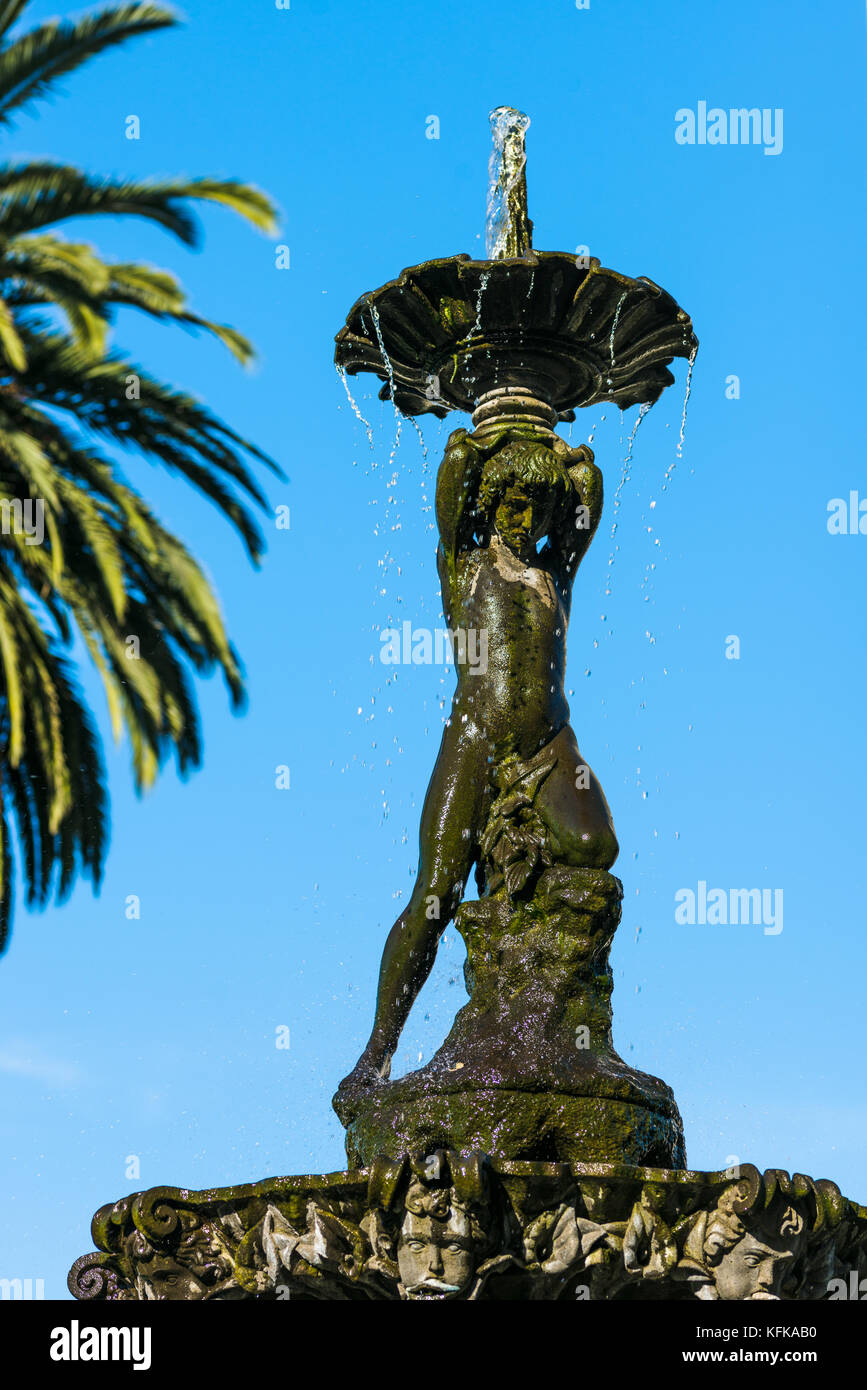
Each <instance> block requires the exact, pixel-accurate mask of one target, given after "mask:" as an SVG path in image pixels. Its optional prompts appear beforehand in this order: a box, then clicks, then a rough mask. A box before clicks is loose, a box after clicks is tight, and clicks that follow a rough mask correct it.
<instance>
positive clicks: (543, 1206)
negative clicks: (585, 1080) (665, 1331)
mask: <svg viewBox="0 0 867 1390" xmlns="http://www.w3.org/2000/svg"><path fill="white" fill-rule="evenodd" d="M93 1236H94V1240H95V1242H96V1244H97V1245H98V1246H99V1252H98V1253H94V1254H92V1255H85V1256H84V1257H83V1258H82V1259H80V1260H78V1261H77V1262H76V1264H75V1265H74V1266H73V1268H72V1270H71V1272H70V1276H69V1287H70V1289H71V1291H72V1293H73V1294H74V1296H75V1297H76V1298H80V1299H104V1300H105V1299H108V1300H111V1299H158V1300H164V1299H165V1300H178V1301H194V1300H212V1299H216V1300H229V1299H242V1298H252V1299H263V1300H275V1299H286V1298H290V1299H302V1300H313V1299H334V1300H340V1301H346V1300H352V1299H360V1300H382V1299H385V1300H395V1301H396V1300H408V1301H414V1300H419V1299H433V1300H450V1299H458V1300H467V1301H475V1300H485V1301H490V1300H502V1299H530V1300H561V1299H566V1300H573V1299H578V1300H590V1301H599V1300H632V1299H659V1298H663V1299H700V1300H714V1299H720V1300H726V1301H731V1300H740V1299H776V1300H787V1301H788V1300H806V1301H809V1300H826V1299H827V1300H831V1299H843V1298H849V1297H858V1289H859V1286H860V1281H861V1280H862V1279H863V1278H864V1277H865V1276H867V1210H865V1209H864V1208H863V1207H860V1206H858V1205H856V1204H855V1203H853V1202H850V1201H847V1200H846V1199H845V1198H844V1197H842V1195H841V1194H840V1191H839V1189H838V1188H837V1187H835V1185H834V1184H833V1183H831V1182H827V1181H820V1182H814V1181H813V1180H812V1179H811V1178H808V1177H805V1176H803V1175H802V1174H795V1176H794V1177H790V1176H789V1175H788V1173H784V1172H781V1171H779V1170H769V1171H767V1172H765V1173H760V1172H759V1171H758V1170H757V1169H756V1168H754V1167H752V1165H750V1164H745V1165H742V1166H741V1167H740V1168H738V1169H736V1170H731V1171H727V1172H720V1173H695V1172H689V1171H686V1170H681V1171H679V1172H675V1171H672V1170H666V1169H660V1168H648V1167H641V1168H636V1167H629V1166H627V1165H624V1164H601V1165H590V1164H575V1165H569V1164H558V1163H520V1162H512V1163H492V1162H490V1161H489V1160H488V1159H487V1158H486V1157H485V1156H484V1155H483V1154H479V1153H476V1154H473V1153H470V1154H466V1153H464V1154H458V1153H454V1152H451V1153H449V1152H443V1151H441V1150H440V1151H437V1152H434V1153H429V1154H427V1155H419V1156H418V1157H416V1158H412V1159H411V1158H407V1157H405V1158H402V1159H400V1160H397V1161H392V1160H390V1159H387V1158H380V1159H378V1160H377V1161H376V1162H375V1163H374V1164H372V1165H371V1166H370V1168H369V1169H367V1170H365V1171H355V1172H346V1173H334V1174H329V1175H326V1176H323V1177H298V1178H273V1179H270V1180H268V1181H266V1182H261V1183H256V1184H252V1185H250V1186H246V1187H235V1188H224V1189H217V1190H214V1191H209V1192H188V1191H184V1190H180V1189H177V1188H152V1189H151V1190H150V1191H148V1192H140V1193H135V1194H133V1195H132V1196H129V1197H125V1198H123V1199H122V1200H121V1201H119V1202H117V1203H116V1204H115V1205H114V1206H109V1207H103V1208H102V1209H101V1210H100V1211H99V1212H97V1214H96V1216H95V1217H94V1222H93ZM853 1290H855V1292H854V1293H853V1292H852V1291H853Z"/></svg>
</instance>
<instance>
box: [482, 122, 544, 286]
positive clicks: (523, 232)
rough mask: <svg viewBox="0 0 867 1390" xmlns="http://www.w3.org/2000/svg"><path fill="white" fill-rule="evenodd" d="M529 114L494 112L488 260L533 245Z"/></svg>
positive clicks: (504, 256)
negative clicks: (527, 146)
mask: <svg viewBox="0 0 867 1390" xmlns="http://www.w3.org/2000/svg"><path fill="white" fill-rule="evenodd" d="M529 124H530V117H529V116H525V115H524V113H523V111H516V110H515V109H514V107H512V106H498V107H497V108H496V110H494V111H492V112H491V134H492V136H493V140H494V148H493V150H492V151H491V159H490V163H489V165H488V219H487V224H486V227H485V245H486V250H487V256H488V260H489V261H502V260H504V259H505V258H506V257H507V256H523V255H524V254H525V253H526V252H527V251H529V250H531V248H532V245H533V224H532V222H531V221H530V218H529V215H528V213H527V172H526V165H527V155H526V151H525V149H524V135H525V132H526V130H527V127H528V126H529Z"/></svg>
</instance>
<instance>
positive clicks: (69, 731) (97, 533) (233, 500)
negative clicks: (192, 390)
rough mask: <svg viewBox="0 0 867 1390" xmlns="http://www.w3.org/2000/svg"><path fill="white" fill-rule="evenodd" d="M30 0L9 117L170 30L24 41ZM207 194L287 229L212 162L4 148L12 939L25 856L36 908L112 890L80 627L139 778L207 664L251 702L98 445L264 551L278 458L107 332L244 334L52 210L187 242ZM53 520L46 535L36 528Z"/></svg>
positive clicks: (191, 719) (167, 546)
mask: <svg viewBox="0 0 867 1390" xmlns="http://www.w3.org/2000/svg"><path fill="white" fill-rule="evenodd" d="M28 3H29V0H0V126H9V125H10V123H11V121H12V120H13V118H14V117H15V116H16V114H17V113H20V112H21V111H22V109H23V108H26V107H29V106H30V105H31V104H32V102H33V101H34V100H35V99H37V98H41V97H43V96H45V95H46V94H49V93H50V92H51V91H52V89H53V88H54V86H55V84H56V83H57V81H58V79H60V78H61V77H63V76H65V75H66V74H68V73H69V72H71V71H72V70H73V69H75V68H77V67H79V66H80V65H81V64H82V63H85V62H86V61H87V60H88V59H89V58H92V57H94V56H95V55H97V54H99V53H101V52H102V51H103V50H104V49H107V48H109V47H111V46H112V45H116V44H121V43H125V42H126V41H127V40H128V39H133V38H135V37H137V36H138V35H142V34H147V33H149V32H151V31H153V30H156V29H162V28H166V27H167V26H169V25H172V24H174V23H175V22H176V20H175V16H174V15H173V14H172V12H171V11H169V10H166V9H164V8H162V7H161V6H158V5H152V4H146V3H141V4H126V5H118V6H113V7H111V8H109V9H106V10H103V11H101V12H100V13H97V14H92V15H87V16H86V17H84V18H82V19H78V20H75V21H51V22H48V23H45V24H41V25H39V26H38V27H37V28H35V29H32V30H30V31H29V32H25V33H23V34H20V35H19V36H17V37H14V38H10V36H9V34H10V29H11V28H12V27H13V26H14V25H15V24H16V21H17V20H18V19H19V17H20V16H21V14H22V12H23V11H24V10H25V9H26V7H27V4H28ZM193 199H204V200H206V201H208V202H211V203H220V204H223V205H224V206H226V207H228V208H231V209H232V210H233V211H235V212H237V213H240V214H241V216H243V217H245V218H247V219H248V220H249V221H250V222H252V223H253V224H254V225H255V226H256V227H258V228H260V229H262V230H264V231H269V230H272V229H273V226H274V209H273V206H272V204H271V202H270V201H269V199H268V198H267V197H266V196H265V195H264V194H263V193H261V192H259V191H257V190H256V189H253V188H251V187H249V186H247V185H245V184H243V183H239V182H234V181H224V180H217V179H207V178H203V179H195V180H189V181H186V180H177V181H168V182H153V181H149V182H128V181H121V180H117V179H103V178H95V177H93V176H91V175H89V174H85V173H82V172H81V171H80V170H79V169H77V168H74V167H71V166H68V165H63V164H53V163H47V162H39V163H26V164H15V163H11V164H5V165H0V511H2V517H0V521H2V530H0V950H2V948H3V944H4V943H5V940H6V937H7V935H8V929H9V924H10V919H11V911H12V901H13V875H14V869H15V864H16V861H17V863H18V864H19V865H20V873H21V875H22V877H23V880H24V887H25V896H26V900H27V902H28V904H29V905H31V906H44V905H45V904H46V903H47V902H49V901H50V900H51V899H52V897H54V898H55V899H56V900H57V901H62V900H63V898H64V897H65V896H66V895H67V894H68V893H69V892H70V890H71V888H72V886H73V884H74V883H75V881H76V879H77V878H78V877H79V876H81V875H84V876H86V877H89V878H90V879H91V880H92V881H93V883H94V886H98V884H99V880H100V876H101V872H102V868H103V862H104V858H105V851H106V846H107V832H108V807H107V796H106V789H105V776H104V769H103V762H102V752H101V744H100V739H99V736H98V733H97V730H96V726H95V722H94V719H93V717H92V715H91V712H90V711H89V710H88V708H87V706H86V704H85V703H84V701H83V699H82V696H81V693H80V690H79V688H78V685H77V682H76V679H75V667H74V662H73V660H72V658H71V655H70V648H71V645H72V643H73V641H74V640H75V639H76V636H78V637H79V638H80V640H81V641H82V642H83V644H84V646H85V647H86V650H87V652H88V653H89V656H90V658H91V659H92V661H93V662H94V664H95V665H96V667H97V669H98V671H99V673H100V676H101V678H102V681H103V684H104V688H105V694H106V697H107V703H108V710H109V714H110V718H111V723H112V726H113V730H114V734H115V737H116V738H119V737H120V736H121V735H122V733H123V731H124V729H125V730H126V733H127V734H128V736H129V739H130V744H131V750H132V770H133V776H134V780H135V785H136V788H137V790H139V791H141V790H143V789H145V788H147V787H148V786H150V785H151V783H152V782H153V781H154V779H155V777H156V775H157V773H158V771H159V770H160V768H161V767H162V766H163V765H164V763H165V762H166V761H167V759H169V758H170V757H171V756H172V754H174V757H175V760H176V764H177V767H178V769H179V771H180V772H181V773H185V772H187V771H188V770H189V769H192V768H194V767H196V766H197V765H198V764H199V762H200V760H201V753H202V745H201V737H200V729H199V721H198V716H197V711H196V705H195V699H194V694H193V688H192V677H193V676H194V674H195V673H202V674H206V673H208V672H210V671H212V670H214V669H217V668H219V669H220V670H221V671H222V673H223V676H224V678H225V681H226V684H227V687H228V691H229V694H230V697H231V701H232V704H233V706H234V707H236V708H237V707H239V706H240V704H241V703H242V700H243V694H244V690H243V682H242V675H241V669H240V665H239V661H238V657H237V654H236V652H235V649H234V647H233V646H232V644H231V643H230V641H229V639H228V637H227V635H226V631H225V628H224V625H223V620H222V617H221V614H220V609H219V605H218V603H217V600H216V598H215V595H214V592H213V590H212V588H211V586H210V584H209V583H208V581H207V579H206V578H205V576H204V574H203V572H202V570H201V569H200V568H199V566H198V564H197V563H196V561H195V560H194V559H193V557H192V555H191V554H190V553H189V551H188V550H186V549H185V547H184V546H183V545H182V543H181V541H180V540H178V538H177V537H176V536H174V535H172V534H171V532H169V531H167V530H166V529H165V527H163V526H161V525H160V523H159V521H158V520H157V518H156V517H155V516H154V514H153V512H152V511H151V510H150V509H149V508H148V506H147V504H146V503H145V502H144V501H143V499H142V498H141V497H140V496H139V495H138V493H137V492H136V491H134V489H133V488H131V487H130V486H129V484H128V483H127V482H126V481H125V479H124V477H123V475H122V472H121V470H120V468H119V467H118V465H117V463H116V461H115V460H114V459H113V458H112V457H111V456H110V455H109V454H107V453H104V452H102V449H101V447H100V446H101V445H102V446H103V447H104V446H105V445H106V444H108V445H121V446H122V447H123V448H124V449H127V450H137V451H138V452H139V453H141V454H144V455H145V456H147V457H149V458H150V459H152V460H155V461H158V462H159V463H160V464H162V465H164V466H165V467H166V468H167V469H169V470H172V471H176V472H178V473H180V474H181V475H182V476H183V477H184V478H186V480H187V481H188V482H189V483H191V484H192V486H193V487H194V488H196V489H197V490H198V491H199V492H200V493H203V494H204V495H205V496H206V497H208V498H209V499H210V500H211V501H212V502H213V503H215V504H216V506H217V507H219V509H220V510H221V511H222V512H224V513H225V515H226V516H227V517H228V518H229V519H230V521H231V522H232V523H233V524H234V526H235V527H236V528H237V530H238V532H239V533H240V535H241V537H242V539H243V541H244V544H245V546H246V549H247V551H248V553H249V555H250V557H251V559H252V560H253V561H254V562H256V561H257V560H258V558H259V555H260V552H261V549H262V540H261V536H260V534H259V531H258V529H257V527H256V525H255V522H254V520H253V518H252V516H251V513H250V510H249V506H250V503H256V504H258V505H262V506H264V505H265V499H264V496H263V494H262V492H261V490H260V488H259V486H258V484H257V482H256V480H255V478H254V476H253V473H252V472H251V468H253V467H255V466H256V464H264V465H266V466H269V467H271V468H273V469H274V470H275V471H276V472H278V473H279V470H278V469H276V466H275V465H274V464H272V462H271V460H269V459H268V458H267V457H266V456H265V455H264V454H263V453H261V452H260V451H259V450H258V449H256V448H254V446H253V445H251V444H249V443H248V442H247V441H246V440H244V439H242V438H241V437H240V436H239V435H237V434H235V433H234V431H232V430H231V429H229V428H228V426H227V425H225V424H223V423H222V422H221V421H220V420H219V419H217V418H216V417H215V416H214V415H213V414H212V413H211V412H210V411H208V410H207V409H206V408H205V407H203V406H202V405H201V404H199V403H197V402H196V401H195V400H194V399H192V398H191V397H190V396H188V395H185V394H184V393H183V392H181V391H179V390H177V389H175V388H174V387H172V386H171V385H167V384H165V383H163V382H161V381H158V380H157V379H156V378H155V377H153V376H151V375H149V374H148V373H147V372H146V371H145V370H144V369H143V368H142V367H140V366H139V365H137V364H136V363H135V362H134V361H133V360H131V359H130V358H129V357H127V356H126V355H125V354H124V353H122V352H120V351H118V350H117V349H116V348H114V347H111V346H109V343H108V333H109V327H110V325H111V323H112V319H113V316H114V314H115V311H116V309H117V306H119V305H127V306H134V307H135V308H137V309H140V310H142V311H143V312H144V313H146V314H149V315H151V316H152V317H153V318H156V319H159V320H163V321H170V322H174V323H178V324H181V325H183V326H185V327H187V328H190V329H193V330H205V331H207V332H210V333H213V334H216V336H217V337H218V338H219V339H221V340H222V342H223V343H224V344H225V345H226V346H227V347H228V348H229V350H230V351H231V352H232V353H233V354H234V355H235V356H236V357H237V358H238V359H239V360H240V361H241V362H245V361H247V360H248V359H249V357H250V356H251V353H252V349H251V347H250V344H249V343H248V342H247V341H246V340H245V339H244V338H243V337H242V336H241V335H240V334H239V333H237V332H236V331H235V330H233V329H231V328H227V327H225V326H222V325H220V324H216V323H211V322H209V321H208V320H206V319H202V318H199V317H198V316H197V315H196V314H194V313H192V312H191V310H190V309H189V307H188V304H187V301H186V298H185V295H184V292H183V289H182V288H181V286H180V284H179V283H178V282H177V280H175V279H174V277H173V276H172V275H170V274H168V273H167V272H165V271H161V270H155V269H153V268H152V267H150V266H145V265H137V264H128V263H123V264H112V263H109V262H107V261H106V260H104V259H103V258H102V257H101V256H100V255H99V254H98V253H97V251H96V250H95V249H94V248H93V246H90V245H87V244H85V243H83V242H80V241H74V240H69V239H67V238H66V237H65V236H64V235H63V234H62V233H60V232H58V231H57V224H58V223H61V222H66V221H67V219H70V218H76V217H85V216H86V217H92V216H94V215H96V214H99V213H108V214H112V215H114V216H117V215H118V214H121V215H124V216H130V217H143V218H146V219H148V220H149V221H151V222H156V223H158V224H159V225H160V226H161V227H164V228H165V229H166V231H167V232H169V233H171V234H173V235H174V236H175V237H176V238H178V239H179V240H180V241H181V242H183V243H185V244H187V245H193V244H195V242H196V238H197V230H198V228H197V223H196V221H195V218H194V217H193V215H192V213H191V210H190V203H191V200H193ZM40 532H44V537H43V538H42V539H41V543H38V541H39V540H40V536H39V533H40Z"/></svg>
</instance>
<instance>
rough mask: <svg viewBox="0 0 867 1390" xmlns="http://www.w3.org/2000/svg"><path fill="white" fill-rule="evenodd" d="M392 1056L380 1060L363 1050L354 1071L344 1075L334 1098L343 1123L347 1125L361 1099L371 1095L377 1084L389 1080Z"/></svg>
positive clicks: (338, 1114) (333, 1102)
mask: <svg viewBox="0 0 867 1390" xmlns="http://www.w3.org/2000/svg"><path fill="white" fill-rule="evenodd" d="M390 1070H391V1058H390V1057H386V1058H385V1060H384V1061H383V1060H380V1059H379V1058H376V1057H374V1055H373V1054H372V1053H370V1052H368V1051H367V1050H365V1051H364V1052H362V1054H361V1056H360V1057H359V1059H358V1061H357V1062H356V1064H355V1066H354V1067H353V1069H352V1071H351V1072H350V1073H349V1075H348V1076H344V1078H343V1080H342V1081H341V1083H340V1085H339V1086H338V1087H337V1091H336V1093H335V1095H334V1099H333V1100H332V1102H331V1103H332V1105H333V1106H334V1109H335V1110H336V1112H337V1116H338V1118H339V1120H340V1122H341V1124H343V1125H346V1124H348V1123H349V1121H350V1119H351V1118H352V1115H353V1112H354V1110H355V1107H356V1105H357V1103H358V1101H359V1100H362V1099H364V1097H366V1096H369V1095H370V1093H371V1091H373V1090H375V1089H376V1087H377V1086H381V1085H382V1083H383V1082H384V1081H387V1080H388V1076H389V1072H390Z"/></svg>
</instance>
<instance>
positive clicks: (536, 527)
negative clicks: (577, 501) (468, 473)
mask: <svg viewBox="0 0 867 1390" xmlns="http://www.w3.org/2000/svg"><path fill="white" fill-rule="evenodd" d="M574 491H575V488H574V485H573V483H572V479H571V478H570V477H569V474H568V472H567V471H566V468H565V467H564V465H563V463H562V461H561V460H560V458H559V457H558V455H557V454H556V453H555V452H554V450H553V449H549V448H548V447H547V446H546V445H545V444H543V443H541V442H540V441H538V440H531V439H527V440H516V441H514V442H513V443H511V444H507V445H505V447H504V448H502V449H499V450H498V451H497V452H496V453H495V454H492V455H491V457H490V458H489V459H488V460H487V461H486V463H485V465H484V468H483V470H482V477H481V482H480V485H479V499H478V507H479V512H480V513H481V515H482V517H483V518H484V520H485V522H486V524H487V526H488V528H489V530H490V532H492V533H496V535H498V536H499V537H500V539H501V540H502V541H503V542H504V543H505V544H506V545H507V546H508V547H509V549H510V550H513V551H514V552H515V554H517V555H520V556H521V557H522V558H527V557H528V556H529V554H530V553H531V552H533V551H535V547H536V545H537V543H538V542H539V541H540V540H541V539H542V537H543V536H545V535H547V533H548V530H549V528H550V526H551V522H552V520H553V518H554V516H555V515H556V514H557V513H558V512H559V511H560V510H561V509H562V508H564V507H565V506H566V504H567V503H568V502H569V500H570V498H571V497H572V496H573V494H574Z"/></svg>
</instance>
